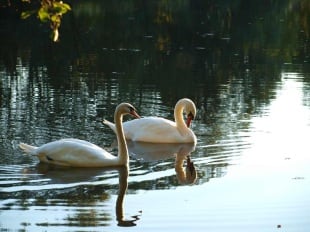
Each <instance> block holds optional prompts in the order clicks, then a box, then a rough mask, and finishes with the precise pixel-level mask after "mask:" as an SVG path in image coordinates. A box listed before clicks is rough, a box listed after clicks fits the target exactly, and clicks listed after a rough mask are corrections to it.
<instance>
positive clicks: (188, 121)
mask: <svg viewBox="0 0 310 232" xmlns="http://www.w3.org/2000/svg"><path fill="white" fill-rule="evenodd" d="M193 119H194V116H193V114H192V113H189V114H188V115H187V119H186V126H187V127H190V125H191V122H192V120H193Z"/></svg>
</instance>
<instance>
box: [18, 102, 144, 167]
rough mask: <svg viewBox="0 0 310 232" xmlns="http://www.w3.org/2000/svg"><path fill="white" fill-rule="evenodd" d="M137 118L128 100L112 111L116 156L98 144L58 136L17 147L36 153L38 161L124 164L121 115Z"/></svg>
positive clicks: (101, 164) (83, 164)
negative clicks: (38, 145) (52, 140)
mask: <svg viewBox="0 0 310 232" xmlns="http://www.w3.org/2000/svg"><path fill="white" fill-rule="evenodd" d="M126 114H130V115H132V116H134V117H137V118H139V115H138V114H137V113H136V110H135V108H134V107H133V106H132V105H130V104H128V103H121V104H119V105H118V106H117V107H116V109H115V113H114V121H115V125H116V136H117V141H118V156H114V155H112V154H110V153H108V152H107V151H105V150H104V149H102V148H101V147H98V146H97V145H94V144H92V143H90V142H87V141H84V140H79V139H71V138H70V139H61V140H57V141H54V142H50V143H47V144H44V145H42V146H40V147H34V146H31V145H28V144H25V143H20V144H19V147H20V148H21V149H22V150H23V151H24V152H25V153H27V154H30V155H34V156H37V157H38V158H39V160H40V161H41V162H45V163H50V164H56V165H62V166H72V167H107V166H121V165H128V162H129V158H128V149H127V144H126V140H125V136H124V131H123V127H122V119H123V115H126Z"/></svg>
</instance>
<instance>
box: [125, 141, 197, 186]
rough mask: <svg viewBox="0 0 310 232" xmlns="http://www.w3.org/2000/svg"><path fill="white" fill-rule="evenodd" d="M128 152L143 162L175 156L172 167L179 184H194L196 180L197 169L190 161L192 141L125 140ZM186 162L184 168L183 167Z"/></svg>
mask: <svg viewBox="0 0 310 232" xmlns="http://www.w3.org/2000/svg"><path fill="white" fill-rule="evenodd" d="M127 146H128V151H129V154H130V155H131V156H132V157H134V158H135V159H138V160H142V161H143V162H153V161H158V160H165V159H169V158H173V157H174V158H175V162H174V168H175V172H176V176H177V179H178V181H179V183H180V184H184V185H186V184H194V183H195V182H196V180H197V171H196V168H195V166H194V163H193V162H192V161H191V158H190V154H191V152H192V151H194V150H195V144H192V143H175V144H169V143H166V144H163V143H145V142H134V141H127ZM184 162H186V166H185V168H184V167H183V164H184Z"/></svg>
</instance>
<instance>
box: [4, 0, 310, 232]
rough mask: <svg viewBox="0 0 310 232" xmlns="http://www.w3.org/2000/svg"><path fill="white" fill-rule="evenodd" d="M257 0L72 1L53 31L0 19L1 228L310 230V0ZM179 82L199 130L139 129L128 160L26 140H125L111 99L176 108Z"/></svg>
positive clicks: (167, 113) (147, 111)
mask: <svg viewBox="0 0 310 232" xmlns="http://www.w3.org/2000/svg"><path fill="white" fill-rule="evenodd" d="M254 2H255V1H254ZM254 2H252V3H253V4H254ZM253 4H249V3H248V2H247V1H246V2H243V1H234V2H233V3H231V2H230V1H229V2H227V3H226V1H222V2H221V3H217V4H215V3H213V2H212V1H206V2H204V1H195V3H193V2H191V1H177V2H176V3H175V4H173V5H171V4H169V3H168V2H161V1H159V2H158V1H149V2H147V3H145V4H142V3H137V2H134V1H127V2H126V3H120V4H116V3H115V1H102V2H100V3H99V2H96V1H89V2H88V3H87V4H86V3H84V2H83V1H78V2H77V3H76V5H74V9H75V10H74V11H73V13H72V14H71V15H69V16H68V17H67V18H66V17H64V21H63V24H62V28H64V29H67V30H63V31H62V32H61V41H60V43H58V44H56V45H53V44H50V42H49V41H47V40H45V39H44V38H45V37H44V36H46V34H44V33H43V34H39V35H38V37H36V38H32V37H31V35H30V34H31V33H30V34H28V33H27V30H25V28H24V27H25V26H29V25H27V23H26V22H18V23H16V24H15V26H16V28H17V29H18V30H16V31H15V32H12V31H11V30H10V29H8V28H7V29H5V28H3V29H2V30H1V33H2V34H5V35H6V36H2V37H0V38H1V43H2V44H4V45H6V46H1V49H0V52H1V55H2V59H1V61H0V67H1V69H0V93H1V98H0V105H1V108H0V112H1V113H0V136H1V137H0V139H1V140H0V141H1V142H0V160H1V161H0V209H1V211H0V228H1V231H111V230H112V231H124V230H132V229H134V230H135V231H158V230H169V231H173V230H177V231H188V230H195V231H207V230H210V231H249V230H250V231H277V230H283V231H307V229H308V228H309V226H310V222H309V219H308V215H310V200H309V197H308V196H309V194H310V188H309V186H310V185H309V179H310V171H309V169H308V166H309V164H310V158H309V156H308V151H309V146H308V138H309V137H310V108H309V106H310V103H309V102H310V95H309V93H310V81H309V66H308V62H309V55H308V54H309V37H308V34H309V31H308V29H307V28H306V27H305V23H304V21H303V20H304V18H307V17H309V16H308V14H307V11H306V10H305V8H306V6H307V1H271V2H268V3H266V4H265V5H264V4H263V5H261V4H259V7H254V5H253ZM141 9H144V10H143V11H141ZM245 9H246V10H245ZM292 19H299V20H292ZM74 22H80V23H81V24H80V26H79V27H72V25H73V24H72V23H74ZM288 22H290V23H288ZM25 24H26V25H25ZM219 25H220V26H219ZM241 29H242V30H241ZM6 30H7V31H6ZM32 30H34V31H35V32H36V33H39V31H38V30H37V29H32ZM72 31H74V33H72ZM22 32H24V36H23V37H19V33H22ZM267 35H268V36H267ZM72 37H74V38H75V40H74V41H75V42H74V43H72V41H73V40H72ZM17 38H21V41H22V42H18V43H17V41H18V39H17ZM30 38H32V39H30ZM17 44H18V45H19V46H16V45H17ZM8 45H9V46H8ZM182 97H189V98H191V99H192V100H193V101H194V102H195V103H196V106H197V116H196V119H195V120H194V122H193V124H192V125H191V128H192V130H193V131H194V132H195V134H196V135H197V138H198V143H197V146H196V147H192V146H190V145H186V144H179V145H158V144H155V145H145V144H139V143H132V142H129V143H128V147H129V151H130V155H131V159H130V168H129V170H127V169H125V168H64V167H56V166H49V165H45V164H41V163H39V162H38V160H37V159H35V157H29V156H26V155H23V154H22V152H21V151H20V150H19V148H18V144H19V143H20V142H26V143H29V144H34V145H37V146H39V145H42V144H44V143H47V142H50V141H53V140H57V139H61V138H70V137H74V138H79V139H84V140H87V141H90V142H93V143H94V144H97V145H99V146H102V147H104V148H106V149H107V150H109V151H111V152H112V153H113V154H115V155H116V154H117V149H116V147H115V135H114V134H113V132H112V131H111V130H110V129H109V128H108V127H106V126H104V125H103V124H102V120H103V119H104V118H106V119H108V120H112V119H113V113H114V109H115V107H116V105H117V104H119V103H120V102H123V101H126V102H130V103H132V104H133V105H134V106H135V107H136V108H137V109H138V112H139V114H140V115H143V116H149V115H157V116H162V117H166V118H169V119H172V118H173V108H174V105H175V103H176V101H177V100H178V99H180V98H182ZM124 120H130V118H129V117H125V118H124ZM188 157H190V160H191V162H193V165H194V167H195V170H194V171H193V170H191V171H189V169H188V168H186V167H187V164H188V162H189V160H188ZM131 226H134V228H123V227H131Z"/></svg>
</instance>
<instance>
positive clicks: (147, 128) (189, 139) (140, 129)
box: [103, 98, 197, 144]
mask: <svg viewBox="0 0 310 232" xmlns="http://www.w3.org/2000/svg"><path fill="white" fill-rule="evenodd" d="M183 112H185V114H186V115H187V120H186V123H185V121H184V119H183ZM195 115H196V106H195V104H194V103H193V101H191V100H190V99H188V98H183V99H180V100H179V101H178V102H177V103H176V105H175V108H174V118H175V122H173V121H171V120H168V119H164V118H161V117H153V116H151V117H143V118H140V119H136V120H131V121H127V122H124V124H123V128H124V133H125V137H126V139H128V140H132V141H139V142H149V143H194V144H196V142H197V138H196V135H195V134H194V132H193V131H192V130H191V129H190V128H189V127H190V123H191V121H192V120H193V119H194V117H195ZM103 123H104V124H106V125H108V126H109V127H110V128H111V129H112V130H113V131H114V132H116V127H115V124H114V123H111V122H109V121H107V120H104V121H103Z"/></svg>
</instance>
